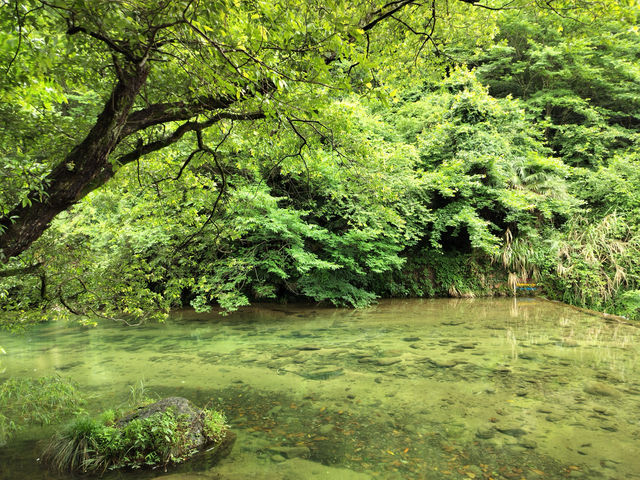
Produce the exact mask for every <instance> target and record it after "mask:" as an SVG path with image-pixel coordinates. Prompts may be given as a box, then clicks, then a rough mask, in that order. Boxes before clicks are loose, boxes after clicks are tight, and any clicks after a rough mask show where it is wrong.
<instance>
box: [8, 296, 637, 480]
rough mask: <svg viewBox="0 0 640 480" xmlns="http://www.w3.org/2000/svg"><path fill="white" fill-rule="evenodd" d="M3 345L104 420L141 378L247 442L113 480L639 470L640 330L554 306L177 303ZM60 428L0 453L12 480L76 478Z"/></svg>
mask: <svg viewBox="0 0 640 480" xmlns="http://www.w3.org/2000/svg"><path fill="white" fill-rule="evenodd" d="M0 345H2V347H3V348H4V350H6V354H5V355H2V356H1V358H0V362H1V363H0V372H2V373H0V379H5V378H8V377H11V376H20V377H26V376H42V375H52V374H57V375H60V376H63V377H67V378H70V379H72V380H73V381H75V382H77V384H78V385H79V386H80V388H81V390H82V391H83V392H85V393H86V394H87V396H88V398H89V401H88V403H87V406H86V408H87V410H88V411H89V413H91V414H96V413H97V412H99V411H100V410H102V409H106V408H109V407H112V406H119V405H123V404H125V403H126V401H127V398H128V396H129V395H130V393H131V389H132V388H134V389H135V388H140V386H141V385H142V386H143V387H144V390H145V392H146V393H147V394H148V395H151V396H154V397H158V398H160V397H162V396H176V395H177V396H184V397H186V398H188V399H190V400H191V401H193V402H194V403H195V404H197V405H198V406H201V407H203V406H209V407H215V408H219V409H221V410H223V411H224V412H225V413H226V416H227V418H228V421H229V423H230V425H231V427H232V430H233V431H234V432H236V433H237V435H238V438H237V441H236V444H235V447H234V449H233V451H232V453H231V455H230V456H229V457H228V458H227V459H225V460H223V461H222V462H221V463H220V464H218V465H217V466H215V467H210V466H207V465H206V464H204V463H203V462H197V461H196V462H192V463H190V464H186V465H183V466H180V467H178V468H176V469H171V470H169V471H168V472H166V473H165V472H142V473H138V472H136V473H127V474H121V473H109V474H107V475H106V476H105V477H104V478H108V479H109V478H125V477H126V478H132V479H138V478H154V477H158V476H165V477H164V478H166V479H167V480H183V479H184V480H196V479H200V480H206V479H211V480H213V479H219V480H240V479H243V480H245V479H257V480H261V479H265V480H267V479H268V480H299V479H301V480H305V479H314V480H315V479H330V480H340V479H345V480H367V479H393V480H396V479H397V480H401V479H402V480H404V479H449V478H450V479H469V478H471V479H474V478H476V479H489V478H494V479H522V478H525V479H527V480H529V479H556V478H584V479H634V478H640V415H639V413H640V366H639V363H638V360H639V354H640V330H639V329H638V328H637V327H635V326H633V325H629V324H626V323H624V322H620V321H618V320H614V319H604V318H602V317H599V316H594V315H589V314H587V313H584V312H580V311H576V310H575V309H572V308H570V307H567V306H564V305H561V304H556V303H551V302H547V301H545V300H542V299H536V298H518V299H513V298H511V299H507V298H499V299H450V300H449V299H436V300H388V301H381V302H380V303H379V304H378V305H376V306H374V307H371V308H367V309H362V310H347V309H333V308H320V307H313V306H309V305H262V306H254V307H250V308H246V309H243V310H242V311H240V312H236V313H234V314H231V315H227V316H222V315H219V314H218V313H209V314H197V313H195V312H193V311H179V312H175V313H174V314H172V316H171V318H170V319H169V320H168V321H167V322H165V323H163V324H149V325H144V326H141V327H123V326H121V325H118V324H113V323H100V324H99V325H98V326H97V327H95V328H90V327H82V326H78V325H73V324H63V323H55V324H47V325H42V326H38V327H36V328H34V329H33V330H30V331H28V332H27V333H25V334H22V335H10V334H7V333H4V332H3V333H0ZM136 386H137V387H136ZM51 433H52V428H51V427H48V428H42V427H35V428H28V429H25V430H23V431H21V432H19V433H18V434H17V436H16V437H15V438H14V439H13V440H12V441H11V442H10V443H9V444H8V445H7V446H5V447H1V448H0V478H2V479H11V480H27V479H29V480H31V479H62V478H69V477H65V476H61V475H54V474H51V473H49V472H47V471H46V470H45V469H44V468H43V467H42V466H41V465H40V464H39V463H38V462H37V458H38V457H39V454H40V452H41V449H42V444H43V441H44V440H45V439H46V438H47V437H48V436H49V435H51Z"/></svg>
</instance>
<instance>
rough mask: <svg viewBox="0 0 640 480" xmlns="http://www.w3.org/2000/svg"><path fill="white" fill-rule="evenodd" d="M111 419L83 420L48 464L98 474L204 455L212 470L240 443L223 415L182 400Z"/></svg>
mask: <svg viewBox="0 0 640 480" xmlns="http://www.w3.org/2000/svg"><path fill="white" fill-rule="evenodd" d="M107 417H108V416H106V417H105V415H103V419H102V420H101V421H96V420H92V419H88V418H79V419H77V420H76V421H75V422H74V423H73V424H71V425H69V426H68V427H67V428H66V429H65V430H64V431H62V432H60V433H59V434H57V435H56V436H55V437H54V438H53V439H52V441H51V442H50V443H49V445H48V447H47V449H46V451H45V452H44V454H43V457H42V458H43V461H44V462H45V463H46V464H48V465H50V466H52V467H53V468H54V469H56V470H59V471H65V472H79V473H97V472H100V471H105V470H107V469H117V468H142V467H147V468H157V467H163V468H165V469H166V467H167V466H168V465H171V464H175V463H181V462H183V461H185V460H187V459H190V458H192V457H193V456H195V455H200V454H201V453H202V454H206V461H207V464H208V465H210V466H211V465H214V464H215V463H217V462H218V461H219V460H220V459H222V458H224V457H226V456H227V455H228V454H229V453H230V452H231V448H232V447H233V443H234V442H235V438H236V436H235V434H234V433H233V432H231V431H230V430H229V428H228V426H227V425H226V423H225V419H224V416H222V415H221V414H220V413H218V412H215V411H212V410H206V409H204V410H201V409H199V408H197V407H195V406H194V405H193V404H192V403H191V402H189V400H187V399H186V398H181V397H169V398H164V399H162V400H159V401H158V402H155V403H152V404H151V405H147V406H144V407H140V408H138V409H136V410H135V411H133V412H131V413H129V414H127V415H125V416H123V417H121V418H119V419H111V420H109V419H108V418H107ZM105 418H107V419H106V420H105Z"/></svg>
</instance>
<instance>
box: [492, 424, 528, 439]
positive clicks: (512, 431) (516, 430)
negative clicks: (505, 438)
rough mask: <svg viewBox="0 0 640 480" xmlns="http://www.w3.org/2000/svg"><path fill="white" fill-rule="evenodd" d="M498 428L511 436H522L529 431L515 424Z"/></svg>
mask: <svg viewBox="0 0 640 480" xmlns="http://www.w3.org/2000/svg"><path fill="white" fill-rule="evenodd" d="M496 430H498V431H499V432H500V433H503V434H505V435H509V436H510V437H521V436H523V435H526V434H527V432H525V431H524V430H523V429H522V428H520V427H518V426H515V425H504V426H497V427H496Z"/></svg>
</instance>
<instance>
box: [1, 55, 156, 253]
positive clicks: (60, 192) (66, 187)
mask: <svg viewBox="0 0 640 480" xmlns="http://www.w3.org/2000/svg"><path fill="white" fill-rule="evenodd" d="M148 74H149V68H148V66H147V65H145V66H142V67H137V68H136V69H135V70H134V71H132V72H126V73H123V74H121V78H120V79H119V80H118V82H117V83H116V85H115V87H114V89H113V91H112V93H111V96H110V97H109V99H108V100H107V102H106V104H105V106H104V109H103V110H102V113H100V115H99V116H98V118H97V120H96V123H95V125H94V126H93V128H92V129H91V131H90V132H89V134H88V135H87V136H86V138H85V139H84V140H83V141H82V142H81V143H80V144H78V145H76V147H74V149H73V150H71V152H70V153H69V154H68V155H67V156H66V158H65V159H64V161H63V162H62V163H60V164H59V165H58V166H57V167H56V168H54V169H53V171H52V172H51V173H50V174H49V175H48V176H47V178H46V180H45V184H46V185H47V187H46V188H45V194H44V196H43V198H42V200H40V199H38V198H35V197H32V198H30V200H31V204H30V205H26V206H18V207H16V208H14V209H13V210H12V211H11V212H9V214H7V215H6V216H5V217H4V218H0V231H1V232H2V233H1V234H0V250H1V251H2V252H1V254H0V258H2V260H3V261H4V262H6V261H7V260H8V259H9V258H11V257H15V256H17V255H19V254H20V253H22V252H23V251H24V250H26V249H27V248H28V247H29V245H31V243H33V242H34V241H35V240H36V239H37V238H39V237H40V236H41V235H42V233H43V232H44V231H45V230H46V229H47V227H48V226H49V223H50V222H51V220H53V218H54V217H55V216H56V215H57V214H58V213H60V212H62V211H64V210H66V209H68V208H69V207H71V206H72V205H73V204H74V203H76V202H77V201H78V200H80V199H81V198H82V197H83V196H84V195H86V193H88V191H90V189H87V187H88V186H89V185H90V184H91V182H92V181H93V180H94V179H95V178H96V176H98V175H99V174H100V173H101V172H102V171H103V169H105V168H106V167H109V155H110V154H111V153H112V152H113V150H114V148H115V147H116V146H117V145H118V142H119V139H120V132H121V130H122V128H123V127H124V125H125V123H126V121H127V118H128V116H129V113H130V112H131V108H132V107H133V104H134V101H135V98H136V96H137V95H138V92H139V91H140V89H141V88H142V86H143V85H144V83H145V82H146V80H147V76H148ZM12 219H13V220H12Z"/></svg>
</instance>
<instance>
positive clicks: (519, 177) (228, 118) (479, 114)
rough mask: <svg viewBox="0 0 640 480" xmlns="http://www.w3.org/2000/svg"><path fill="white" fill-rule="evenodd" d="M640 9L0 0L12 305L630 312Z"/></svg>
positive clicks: (157, 310)
mask: <svg viewBox="0 0 640 480" xmlns="http://www.w3.org/2000/svg"><path fill="white" fill-rule="evenodd" d="M639 17H640V8H639V7H638V6H637V5H636V4H635V2H633V1H629V2H620V1H616V2H602V3H600V4H598V5H597V6H594V5H593V4H589V5H588V6H586V5H582V4H581V3H580V2H546V3H545V2H542V3H541V4H538V2H525V1H516V2H509V3H507V4H502V3H500V2H488V3H486V4H485V3H478V2H469V1H466V0H462V1H435V0H434V1H433V2H426V3H425V2H418V1H396V2H388V3H384V2H341V1H338V0H336V1H333V2H329V3H327V2H322V7H321V6H320V5H316V4H315V2H309V1H301V2H296V1H291V0H289V1H286V2H261V1H241V0H238V1H231V0H222V1H218V2H198V1H175V2H174V1H172V2H164V1H161V0H152V1H147V2H137V1H136V2H120V3H117V2H84V1H80V0H73V1H58V0H51V1H47V2H45V1H42V0H29V1H21V2H17V1H13V0H5V1H1V0H0V25H1V26H2V28H1V29H0V32H2V33H0V68H2V69H3V75H2V76H0V98H2V102H0V172H1V174H0V248H2V250H3V252H4V253H3V262H4V265H3V268H2V270H0V302H1V303H2V307H3V309H4V310H5V312H6V313H5V316H4V321H5V322H6V323H14V324H15V323H16V322H22V321H26V320H27V319H29V318H36V319H37V318H42V316H43V315H44V316H47V315H65V314H77V315H83V316H86V317H87V318H95V317H107V318H114V319H117V320H121V321H126V322H128V323H137V322H140V321H142V320H145V319H152V318H156V319H158V318H163V316H164V315H165V314H166V312H167V311H168V309H170V308H172V307H180V306H189V305H191V306H193V307H195V308H196V309H198V310H205V309H207V308H210V307H211V306H214V305H218V306H221V307H222V308H223V309H225V310H233V309H236V308H237V307H239V306H241V305H246V304H248V303H249V302H253V301H264V300H269V301H287V300H292V299H295V300H311V301H322V302H330V303H333V304H335V305H347V306H354V307H361V306H365V305H368V304H370V303H371V302H373V301H375V299H376V298H379V297H389V296H391V297H397V296H447V295H449V296H473V295H494V294H511V293H512V292H513V288H514V285H515V284H516V283H527V282H535V283H539V284H542V285H543V289H544V293H545V294H546V295H547V296H549V297H550V298H554V299H558V300H562V301H565V302H568V303H571V304H574V305H579V306H585V307H589V308H594V309H598V310H602V311H607V312H611V313H618V314H622V315H626V316H629V317H632V318H638V317H639V316H640V143H639V138H640V136H639V135H640V31H639V30H638V27H637V25H638V23H639V21H640V18H639ZM49 225H50V226H49Z"/></svg>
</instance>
